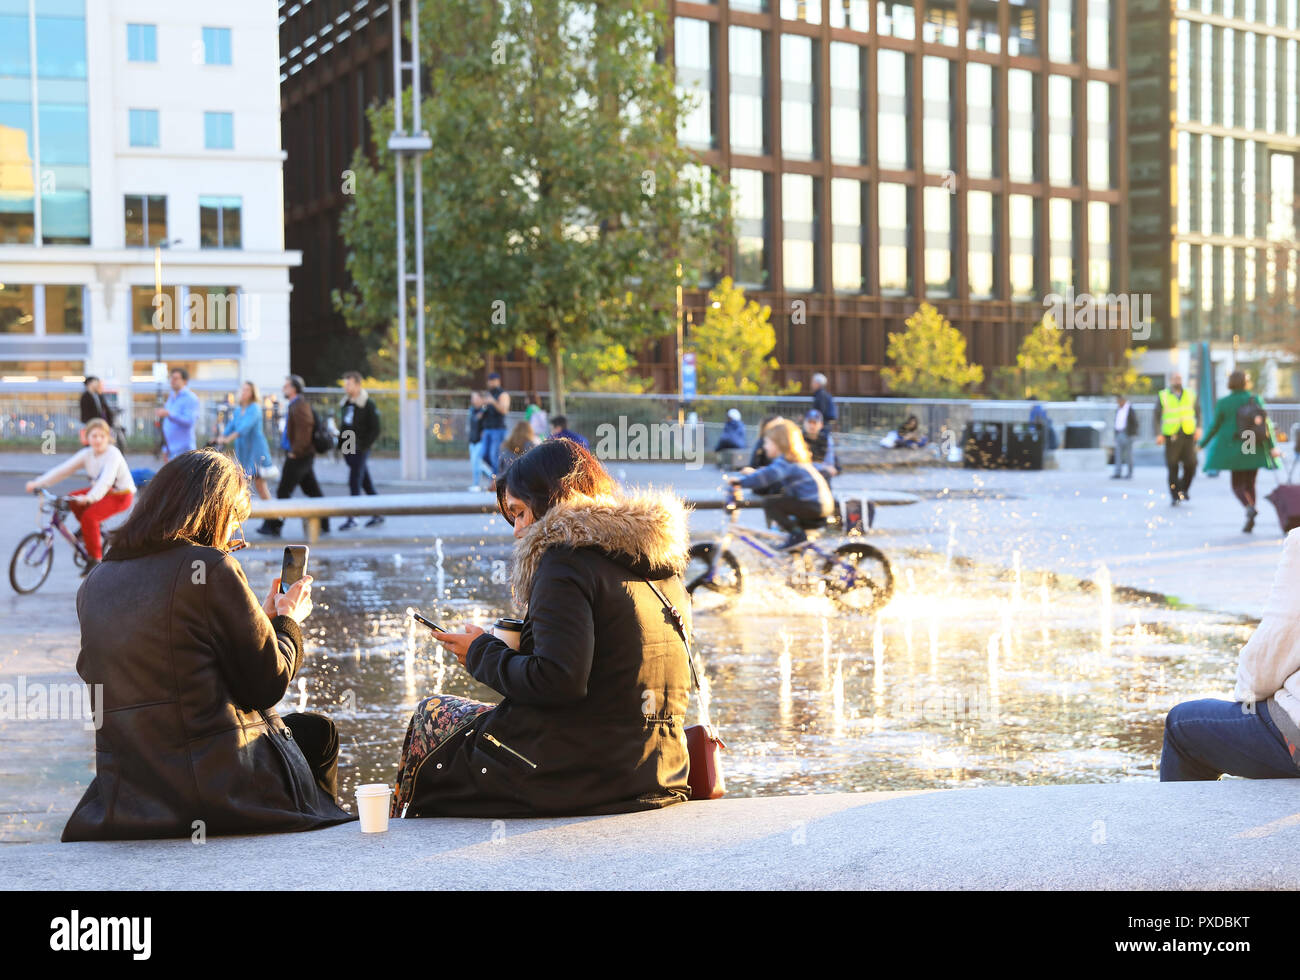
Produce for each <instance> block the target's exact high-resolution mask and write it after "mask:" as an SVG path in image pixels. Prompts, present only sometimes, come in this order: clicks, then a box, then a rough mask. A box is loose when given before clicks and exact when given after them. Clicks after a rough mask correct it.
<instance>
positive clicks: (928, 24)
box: [921, 0, 961, 44]
mask: <svg viewBox="0 0 1300 980" xmlns="http://www.w3.org/2000/svg"><path fill="white" fill-rule="evenodd" d="M960 37H961V35H960V34H959V33H958V28H957V0H925V21H924V22H923V23H922V24H921V39H922V40H923V41H930V42H932V43H935V44H956V43H957V41H958V40H959V38H960Z"/></svg>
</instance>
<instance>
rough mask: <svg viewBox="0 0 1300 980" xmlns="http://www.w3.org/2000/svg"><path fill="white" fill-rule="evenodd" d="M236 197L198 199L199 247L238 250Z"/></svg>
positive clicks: (239, 202) (240, 203)
mask: <svg viewBox="0 0 1300 980" xmlns="http://www.w3.org/2000/svg"><path fill="white" fill-rule="evenodd" d="M242 206H243V199H242V198H238V197H200V198H199V247H200V248H240V247H241V246H242V241H241V237H240V210H241V208H242Z"/></svg>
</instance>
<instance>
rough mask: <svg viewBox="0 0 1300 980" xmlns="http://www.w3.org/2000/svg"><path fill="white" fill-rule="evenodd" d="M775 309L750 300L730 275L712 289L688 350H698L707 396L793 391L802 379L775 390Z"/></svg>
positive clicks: (698, 368)
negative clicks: (773, 311) (773, 353)
mask: <svg viewBox="0 0 1300 980" xmlns="http://www.w3.org/2000/svg"><path fill="white" fill-rule="evenodd" d="M771 320H772V308H771V307H770V306H768V305H767V304H766V303H763V304H759V303H758V302H756V301H754V300H752V299H746V298H745V290H744V289H743V288H742V287H740V286H737V285H736V284H735V283H733V282H732V281H731V277H730V276H727V277H726V278H724V279H723V280H722V281H721V282H720V283H718V284H717V286H715V287H714V288H713V289H711V290H709V306H708V309H707V310H706V311H705V313H704V322H703V323H700V324H696V325H695V326H693V327H692V328H691V333H690V336H689V337H688V338H687V342H686V348H687V350H690V351H693V352H694V354H695V373H696V378H697V382H696V384H697V388H698V390H699V392H700V394H702V395H757V394H760V393H762V394H768V393H775V394H791V393H792V392H796V391H798V390H799V383H798V382H797V381H796V382H794V383H793V384H792V385H787V386H785V387H784V388H782V389H781V390H780V391H776V392H774V391H773V388H774V384H773V382H772V372H773V371H775V370H776V369H777V368H778V367H780V365H779V364H778V363H777V360H776V358H775V357H773V356H772V350H773V348H775V347H776V330H775V329H774V328H773V326H772V322H771Z"/></svg>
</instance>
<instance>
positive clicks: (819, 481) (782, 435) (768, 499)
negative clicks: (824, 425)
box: [728, 419, 835, 548]
mask: <svg viewBox="0 0 1300 980" xmlns="http://www.w3.org/2000/svg"><path fill="white" fill-rule="evenodd" d="M763 452H764V453H766V454H767V458H768V459H770V460H771V461H772V462H770V463H768V464H767V465H766V466H764V467H762V468H761V469H757V470H754V471H753V472H752V473H749V474H747V475H745V476H740V477H729V478H728V480H729V482H730V483H732V484H733V485H735V486H740V487H745V488H746V489H749V490H760V491H761V490H767V489H769V488H771V489H779V490H780V493H778V494H773V495H769V496H765V497H764V498H763V517H764V518H765V519H766V520H767V521H768V523H771V522H773V521H775V522H776V523H777V524H779V525H780V526H781V527H782V528H783V529H784V530H785V531H786V535H787V536H786V539H785V541H784V542H782V544H781V547H782V548H792V547H794V546H795V545H799V544H802V543H803V542H805V541H806V540H807V539H808V535H807V534H806V533H805V526H806V525H810V524H817V523H823V524H824V523H825V520H826V518H828V517H830V516H831V515H832V514H834V513H835V498H834V497H833V496H832V495H831V488H830V487H829V486H828V485H827V483H826V480H825V478H824V477H823V476H822V475H821V474H820V473H819V472H817V468H816V467H815V466H813V464H812V454H811V453H810V452H809V451H808V445H807V443H806V442H805V441H804V437H803V433H802V432H800V431H799V427H798V426H797V425H795V424H794V423H793V422H791V421H790V420H789V419H777V420H776V421H774V422H772V423H770V424H769V425H768V426H767V428H765V429H764V430H763Z"/></svg>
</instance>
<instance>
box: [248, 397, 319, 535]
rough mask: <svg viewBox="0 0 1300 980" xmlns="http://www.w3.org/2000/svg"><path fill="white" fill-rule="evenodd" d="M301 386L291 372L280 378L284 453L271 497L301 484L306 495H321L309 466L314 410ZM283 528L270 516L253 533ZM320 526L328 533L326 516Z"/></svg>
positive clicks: (313, 453) (313, 455) (313, 459)
mask: <svg viewBox="0 0 1300 980" xmlns="http://www.w3.org/2000/svg"><path fill="white" fill-rule="evenodd" d="M305 387H307V384H306V382H304V381H303V380H302V378H301V377H299V376H298V375H296V374H291V375H289V377H287V378H285V380H284V400H285V402H286V403H287V404H286V406H285V416H286V418H285V424H284V435H283V436H282V437H281V439H280V448H282V449H283V450H284V454H285V455H284V468H283V472H282V474H281V476H280V485H279V486H278V487H277V488H276V490H275V496H276V497H277V499H280V500H285V499H286V498H288V497H291V496H293V491H294V488H295V487H298V486H301V487H302V492H303V493H305V494H306V495H307V496H308V497H323V496H325V494H324V493H322V492H321V488H320V484H319V483H318V482H316V471H315V470H314V469H313V466H314V464H315V462H316V447H315V446H314V445H313V444H312V435H313V433H314V432H315V430H316V413H315V412H313V411H312V408H311V405H310V404H308V402H307V399H306V398H304V397H303V394H302V390H303V389H304V388H305ZM283 527H284V521H283V520H282V519H281V518H271V519H270V520H267V521H263V522H262V526H261V527H259V528H258V529H257V533H258V534H265V535H266V536H267V537H271V538H278V537H279V536H280V530H281V528H283ZM320 529H321V533H323V534H327V533H329V529H330V519H329V518H328V517H323V518H321V522H320Z"/></svg>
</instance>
